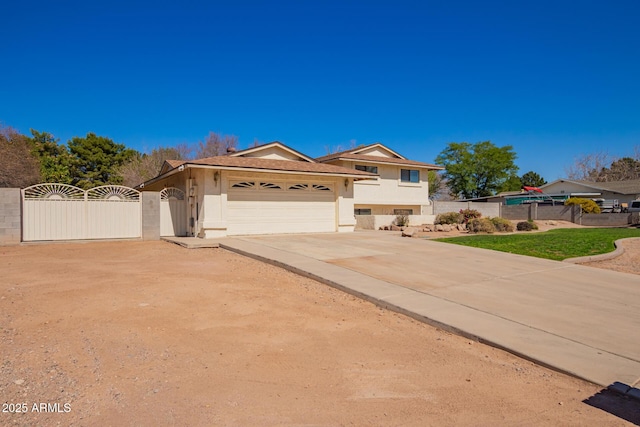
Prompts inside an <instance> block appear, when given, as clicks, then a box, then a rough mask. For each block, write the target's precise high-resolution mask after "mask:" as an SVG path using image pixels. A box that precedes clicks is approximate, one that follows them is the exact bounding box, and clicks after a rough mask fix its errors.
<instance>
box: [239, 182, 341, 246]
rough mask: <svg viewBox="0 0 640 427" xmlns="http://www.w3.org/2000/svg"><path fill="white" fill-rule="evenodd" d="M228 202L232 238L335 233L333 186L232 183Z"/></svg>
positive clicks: (302, 183) (321, 184)
mask: <svg viewBox="0 0 640 427" xmlns="http://www.w3.org/2000/svg"><path fill="white" fill-rule="evenodd" d="M227 202H228V203H227V232H228V234H229V235H242V234H274V233H312V232H331V231H336V201H335V193H334V188H333V186H332V185H331V184H326V183H312V182H265V181H246V180H245V181H239V180H238V181H231V182H230V183H229V192H228V194H227Z"/></svg>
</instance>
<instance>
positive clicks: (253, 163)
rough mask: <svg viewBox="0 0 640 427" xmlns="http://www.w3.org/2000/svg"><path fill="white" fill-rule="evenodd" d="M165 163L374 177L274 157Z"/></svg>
mask: <svg viewBox="0 0 640 427" xmlns="http://www.w3.org/2000/svg"><path fill="white" fill-rule="evenodd" d="M167 163H169V164H170V165H171V167H172V168H173V169H175V168H177V167H179V166H180V165H187V164H188V165H195V166H198V165H201V166H219V167H229V168H247V169H257V170H268V171H286V172H305V173H317V174H330V175H345V176H346V175H349V176H354V175H357V176H361V177H363V178H365V177H375V176H377V175H376V174H372V173H369V172H363V171H358V170H354V169H347V168H343V167H341V166H335V165H329V164H325V163H309V162H297V161H292V160H274V159H261V158H259V157H229V156H216V157H207V158H205V159H198V160H188V161H181V160H168V161H167Z"/></svg>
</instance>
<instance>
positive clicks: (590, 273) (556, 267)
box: [220, 232, 640, 386]
mask: <svg viewBox="0 0 640 427" xmlns="http://www.w3.org/2000/svg"><path fill="white" fill-rule="evenodd" d="M220 244H221V246H223V247H225V248H228V249H231V250H234V251H237V252H240V253H243V254H246V255H250V256H253V257H256V258H259V259H263V260H266V261H269V262H272V263H275V264H278V265H282V266H284V267H286V268H289V269H290V270H293V271H296V272H299V273H301V274H305V275H307V276H310V277H313V278H316V279H318V280H321V281H323V282H325V283H328V284H331V285H333V286H336V287H339V288H341V289H344V290H346V291H348V292H351V293H354V294H356V295H359V296H362V297H364V298H367V299H369V300H371V301H374V302H376V303H377V304H380V305H383V306H386V307H390V308H392V309H395V310H398V311H400V312H403V313H406V314H408V315H410V316H412V317H415V318H418V319H421V320H424V321H427V322H429V323H431V324H434V325H437V326H440V327H443V328H446V329H449V330H452V331H455V332H458V333H461V334H463V335H466V336H469V337H473V338H476V339H479V340H480V341H483V342H487V343H489V344H491V345H494V346H497V347H500V348H504V349H507V350H508V351H510V352H513V353H515V354H518V355H521V356H523V357H525V358H528V359H531V360H533V361H536V362H538V363H541V364H543V365H547V366H550V367H553V368H555V369H558V370H561V371H563V372H567V373H570V374H573V375H576V376H578V377H581V378H584V379H587V380H589V381H592V382H594V383H597V384H600V385H603V386H607V385H610V384H612V383H614V382H621V383H624V384H627V385H629V386H637V384H638V382H639V380H640V276H637V275H633V274H627V273H617V272H613V271H608V270H602V269H596V268H592V267H584V266H580V265H575V264H568V263H562V262H557V261H549V260H543V259H537V258H530V257H525V256H520V255H513V254H507V253H501V252H495V251H489V250H483V249H475V248H468V247H463V246H458V245H451V244H446V243H439V242H434V241H430V240H428V239H415V238H401V237H400V236H399V235H398V234H397V233H390V232H356V233H345V234H313V235H311V234H309V235H277V236H258V237H240V238H226V239H223V240H221V241H220Z"/></svg>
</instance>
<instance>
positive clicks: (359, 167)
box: [356, 165, 378, 173]
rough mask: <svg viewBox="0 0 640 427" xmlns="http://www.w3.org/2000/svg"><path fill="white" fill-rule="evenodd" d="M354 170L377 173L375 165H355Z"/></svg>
mask: <svg viewBox="0 0 640 427" xmlns="http://www.w3.org/2000/svg"><path fill="white" fill-rule="evenodd" d="M356 170H358V171H363V172H371V173H378V167H377V166H365V165H356Z"/></svg>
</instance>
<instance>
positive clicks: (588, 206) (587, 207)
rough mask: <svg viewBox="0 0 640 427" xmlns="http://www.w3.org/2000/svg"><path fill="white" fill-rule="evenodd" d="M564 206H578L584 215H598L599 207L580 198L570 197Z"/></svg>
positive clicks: (589, 200)
mask: <svg viewBox="0 0 640 427" xmlns="http://www.w3.org/2000/svg"><path fill="white" fill-rule="evenodd" d="M564 204H565V206H572V205H580V206H581V207H582V212H584V213H594V214H599V213H600V206H598V204H597V203H596V202H594V201H593V200H591V199H583V198H581V197H571V198H568V199H567V200H565V202H564Z"/></svg>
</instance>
